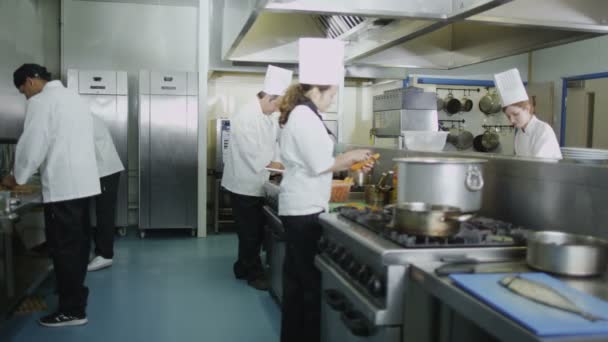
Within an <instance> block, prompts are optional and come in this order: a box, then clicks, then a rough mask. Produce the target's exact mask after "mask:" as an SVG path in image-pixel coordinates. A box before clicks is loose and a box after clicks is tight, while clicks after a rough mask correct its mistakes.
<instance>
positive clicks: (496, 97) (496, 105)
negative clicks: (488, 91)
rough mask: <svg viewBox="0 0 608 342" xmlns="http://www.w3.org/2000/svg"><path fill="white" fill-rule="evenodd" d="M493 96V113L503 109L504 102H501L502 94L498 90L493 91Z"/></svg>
mask: <svg viewBox="0 0 608 342" xmlns="http://www.w3.org/2000/svg"><path fill="white" fill-rule="evenodd" d="M492 98H493V99H494V101H493V103H492V114H495V113H500V111H501V110H502V104H501V103H500V96H499V95H498V93H496V91H494V92H492Z"/></svg>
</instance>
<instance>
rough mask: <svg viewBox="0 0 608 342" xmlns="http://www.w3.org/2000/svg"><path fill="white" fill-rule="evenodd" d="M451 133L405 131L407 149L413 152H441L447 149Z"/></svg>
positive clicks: (404, 140)
mask: <svg viewBox="0 0 608 342" xmlns="http://www.w3.org/2000/svg"><path fill="white" fill-rule="evenodd" d="M448 134H449V132H434V131H403V132H401V135H402V136H403V142H404V144H405V148H407V149H408V150H413V151H425V152H439V151H442V150H443V148H444V147H445V142H446V140H447V138H448Z"/></svg>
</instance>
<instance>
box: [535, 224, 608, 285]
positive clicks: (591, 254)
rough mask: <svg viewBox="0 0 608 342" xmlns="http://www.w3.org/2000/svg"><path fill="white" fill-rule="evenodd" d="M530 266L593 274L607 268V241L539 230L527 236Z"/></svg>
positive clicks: (572, 273) (600, 272)
mask: <svg viewBox="0 0 608 342" xmlns="http://www.w3.org/2000/svg"><path fill="white" fill-rule="evenodd" d="M527 244H528V251H527V255H526V261H527V262H528V265H529V266H530V267H532V268H535V269H538V270H541V271H545V272H550V273H555V274H560V275H567V276H594V275H598V274H602V273H605V272H606V271H607V269H608V241H606V240H603V239H600V238H596V237H593V236H585V235H575V234H569V233H564V232H553V231H538V232H533V233H530V234H528V236H527Z"/></svg>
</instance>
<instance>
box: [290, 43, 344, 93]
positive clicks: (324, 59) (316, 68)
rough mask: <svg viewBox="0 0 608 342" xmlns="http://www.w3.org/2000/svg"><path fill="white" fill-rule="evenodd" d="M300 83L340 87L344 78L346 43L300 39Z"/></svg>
mask: <svg viewBox="0 0 608 342" xmlns="http://www.w3.org/2000/svg"><path fill="white" fill-rule="evenodd" d="M299 64H300V75H299V81H300V83H304V84H314V85H338V84H340V83H341V82H342V79H343V78H344V42H343V41H341V40H336V39H323V38H300V41H299Z"/></svg>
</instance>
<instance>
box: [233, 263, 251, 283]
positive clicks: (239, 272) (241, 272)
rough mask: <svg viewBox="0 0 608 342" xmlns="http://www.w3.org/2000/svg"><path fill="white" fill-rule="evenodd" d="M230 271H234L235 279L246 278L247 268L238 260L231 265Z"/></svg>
mask: <svg viewBox="0 0 608 342" xmlns="http://www.w3.org/2000/svg"><path fill="white" fill-rule="evenodd" d="M232 271H234V277H235V278H236V279H247V275H248V274H247V273H248V272H247V270H245V268H244V267H243V266H242V265H241V263H239V262H238V261H237V262H235V263H234V265H232Z"/></svg>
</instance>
